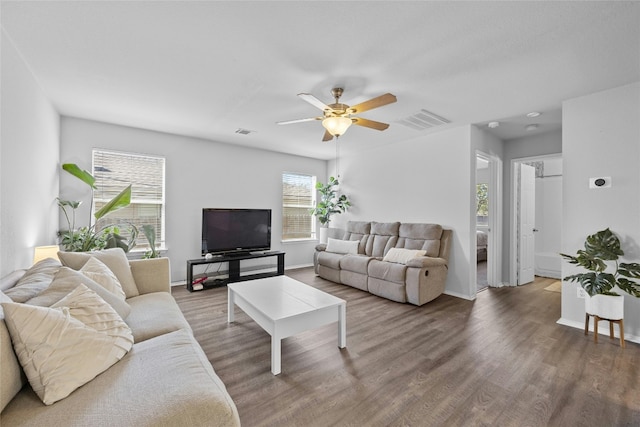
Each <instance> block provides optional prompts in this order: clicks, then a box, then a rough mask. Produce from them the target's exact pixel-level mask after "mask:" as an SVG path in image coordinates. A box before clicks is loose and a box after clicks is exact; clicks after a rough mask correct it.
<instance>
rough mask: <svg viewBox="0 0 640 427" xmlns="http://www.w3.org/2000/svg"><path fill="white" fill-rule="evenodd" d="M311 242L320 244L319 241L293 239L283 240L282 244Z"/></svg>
mask: <svg viewBox="0 0 640 427" xmlns="http://www.w3.org/2000/svg"><path fill="white" fill-rule="evenodd" d="M310 242H316V243H317V242H318V239H313V238H310V239H291V240H281V241H280V243H282V244H283V245H287V244H291V243H294V244H295V243H310Z"/></svg>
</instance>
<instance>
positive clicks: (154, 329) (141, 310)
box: [125, 292, 191, 343]
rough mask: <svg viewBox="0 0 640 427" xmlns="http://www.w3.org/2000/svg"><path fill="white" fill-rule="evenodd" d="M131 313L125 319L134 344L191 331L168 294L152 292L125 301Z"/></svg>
mask: <svg viewBox="0 0 640 427" xmlns="http://www.w3.org/2000/svg"><path fill="white" fill-rule="evenodd" d="M127 303H129V306H130V307H131V313H129V316H127V318H126V319H125V321H126V322H127V325H129V327H130V328H131V331H132V332H133V339H134V341H135V342H137V343H138V342H142V341H145V340H148V339H149V338H153V337H157V336H159V335H162V334H166V333H169V332H173V331H177V330H179V329H185V330H188V331H191V327H190V326H189V323H188V322H187V320H186V319H185V318H184V315H183V314H182V312H181V311H180V308H179V307H178V304H176V301H175V299H174V298H173V297H172V296H171V294H170V293H168V292H153V293H150V294H144V295H139V296H137V297H133V298H129V299H128V300H127Z"/></svg>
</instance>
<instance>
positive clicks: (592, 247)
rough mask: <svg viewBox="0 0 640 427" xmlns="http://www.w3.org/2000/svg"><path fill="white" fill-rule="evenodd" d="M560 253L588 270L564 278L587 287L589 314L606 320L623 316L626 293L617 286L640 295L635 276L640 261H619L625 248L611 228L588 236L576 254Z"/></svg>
mask: <svg viewBox="0 0 640 427" xmlns="http://www.w3.org/2000/svg"><path fill="white" fill-rule="evenodd" d="M560 255H561V256H562V257H563V258H564V259H566V260H567V261H569V263H570V264H576V265H579V266H581V267H584V268H585V269H586V270H587V272H586V273H578V274H573V275H571V276H567V277H565V278H564V279H563V280H567V281H570V282H578V283H580V285H581V286H582V288H583V289H584V290H585V292H586V293H587V297H586V298H585V309H586V312H587V315H593V316H597V317H599V318H600V319H607V320H621V319H623V318H624V296H623V295H620V294H618V293H616V292H615V290H614V288H618V289H620V290H622V291H624V292H626V293H628V294H629V295H632V296H635V297H639V298H640V284H639V283H638V282H636V281H634V280H632V279H640V264H638V263H635V262H634V263H623V262H618V260H619V258H620V257H621V256H623V255H624V252H623V251H622V248H621V245H620V239H619V238H618V236H616V235H615V234H614V233H613V232H612V231H611V230H609V229H608V228H607V229H605V230H601V231H598V232H597V233H595V234H592V235H590V236H587V239H586V241H585V243H584V249H580V250H579V251H578V252H577V254H576V256H572V255H567V254H562V253H561V254H560ZM609 267H613V272H609V271H608V269H609Z"/></svg>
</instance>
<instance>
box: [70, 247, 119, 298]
mask: <svg viewBox="0 0 640 427" xmlns="http://www.w3.org/2000/svg"><path fill="white" fill-rule="evenodd" d="M80 273H82V274H84V275H85V276H87V277H88V278H89V279H91V280H93V281H94V282H96V283H98V284H100V285H102V286H103V287H104V288H105V289H106V290H108V291H109V292H111V293H112V294H114V295H116V296H117V297H119V298H120V299H121V300H123V301H124V300H125V299H126V298H127V297H126V295H125V294H124V291H123V290H122V285H121V284H120V282H119V281H118V279H117V278H116V276H115V274H113V272H112V271H111V270H110V269H109V267H107V266H106V265H105V263H103V262H102V261H100V260H99V259H98V258H96V257H91V258H89V261H87V263H86V264H85V265H83V266H82V268H81V269H80Z"/></svg>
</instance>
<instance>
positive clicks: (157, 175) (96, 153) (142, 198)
mask: <svg viewBox="0 0 640 427" xmlns="http://www.w3.org/2000/svg"><path fill="white" fill-rule="evenodd" d="M164 172H165V159H164V157H155V156H147V155H142V154H131V153H119V152H114V151H103V150H93V176H94V177H95V178H96V183H95V184H96V187H97V189H95V190H94V191H93V209H94V212H97V211H98V210H99V209H100V208H102V206H104V204H105V203H107V202H108V201H109V200H111V199H112V198H114V197H115V196H116V195H118V193H120V192H121V191H122V190H124V189H125V188H126V187H127V186H128V185H129V184H131V204H130V205H129V206H127V207H126V208H123V209H120V210H118V211H116V212H113V213H111V214H109V215H107V216H106V217H105V218H101V219H100V221H99V222H98V227H99V228H102V227H106V226H109V225H120V226H121V232H122V234H125V233H124V229H125V228H126V227H125V225H126V224H127V223H130V224H133V225H135V226H136V227H137V228H138V230H139V231H140V234H139V235H138V238H137V240H136V248H137V249H148V248H149V243H148V242H147V239H146V237H145V236H144V233H142V228H141V227H142V225H145V224H149V225H152V226H153V227H154V228H155V230H156V247H157V248H161V247H164V240H165V218H164V210H165V209H164V204H165V196H164V193H165V188H164V187H165V186H164Z"/></svg>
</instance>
